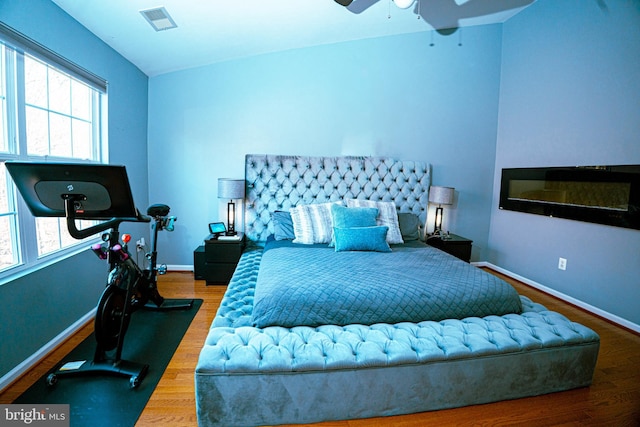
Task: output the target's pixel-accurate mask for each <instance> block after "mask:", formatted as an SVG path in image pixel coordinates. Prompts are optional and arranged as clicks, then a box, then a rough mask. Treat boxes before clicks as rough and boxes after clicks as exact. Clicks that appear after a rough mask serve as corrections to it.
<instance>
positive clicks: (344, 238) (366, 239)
mask: <svg viewBox="0 0 640 427" xmlns="http://www.w3.org/2000/svg"><path fill="white" fill-rule="evenodd" d="M388 230H389V227H387V226H386V225H378V226H373V227H349V228H338V227H334V228H333V236H334V239H335V248H336V252H342V251H375V252H391V248H390V247H389V244H388V243H387V231H388Z"/></svg>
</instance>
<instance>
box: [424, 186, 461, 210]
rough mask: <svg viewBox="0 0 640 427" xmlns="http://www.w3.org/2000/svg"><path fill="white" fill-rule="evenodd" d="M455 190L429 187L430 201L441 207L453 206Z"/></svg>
mask: <svg viewBox="0 0 640 427" xmlns="http://www.w3.org/2000/svg"><path fill="white" fill-rule="evenodd" d="M454 192H455V188H453V187H437V186H435V185H432V186H431V187H429V201H430V202H431V203H437V204H439V205H451V204H453V195H454Z"/></svg>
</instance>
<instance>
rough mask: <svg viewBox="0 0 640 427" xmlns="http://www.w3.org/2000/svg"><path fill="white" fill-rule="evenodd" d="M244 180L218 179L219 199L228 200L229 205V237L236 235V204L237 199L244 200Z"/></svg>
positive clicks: (227, 233)
mask: <svg viewBox="0 0 640 427" xmlns="http://www.w3.org/2000/svg"><path fill="white" fill-rule="evenodd" d="M244 186H245V185H244V180H243V179H231V178H219V179H218V199H228V200H229V203H227V232H226V233H225V234H226V235H227V236H235V235H236V234H238V233H236V204H235V203H234V202H233V201H234V200H235V199H244Z"/></svg>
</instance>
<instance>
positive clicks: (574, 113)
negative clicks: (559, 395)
mask: <svg viewBox="0 0 640 427" xmlns="http://www.w3.org/2000/svg"><path fill="white" fill-rule="evenodd" d="M503 32H504V37H503V67H502V79H501V88H500V119H499V126H498V142H497V150H496V151H497V154H496V171H495V178H494V200H493V203H492V206H493V212H492V222H491V234H490V238H489V247H490V248H491V251H489V252H488V254H490V256H489V260H490V261H491V262H493V263H494V264H496V265H498V266H500V267H503V268H506V269H508V270H510V271H512V272H515V273H517V274H520V275H522V276H524V277H526V278H529V279H531V280H533V281H535V282H538V283H541V284H543V285H545V286H547V287H550V288H552V289H554V290H556V291H558V292H561V293H564V294H566V295H569V296H571V297H573V298H576V299H578V300H581V301H583V302H586V303H588V304H591V305H593V306H596V307H598V308H600V309H602V310H605V311H607V312H609V313H611V314H614V315H617V316H620V317H622V318H624V319H626V320H628V321H631V322H633V323H635V324H636V325H638V324H640V310H639V309H638V302H639V301H640V231H637V230H630V229H624V228H616V227H609V226H604V225H597V224H589V223H582V222H577V221H569V220H563V219H553V218H547V217H542V216H536V215H530V214H523V213H517V212H509V211H499V210H498V209H497V206H498V195H499V185H500V173H501V169H502V168H505V167H533V166H577V165H601V164H613V165H615V164H634V163H635V164H640V140H639V139H638V138H639V136H640V78H639V77H640V2H639V1H637V0H633V1H627V0H606V1H601V2H596V1H584V0H565V1H562V2H558V1H550V0H538V1H537V2H536V3H534V4H533V5H532V6H530V7H529V8H527V9H526V10H525V11H524V12H522V13H521V14H519V15H517V16H516V17H514V18H512V19H511V20H509V21H508V22H507V23H505V24H504V27H503ZM559 257H563V258H566V259H567V269H566V271H561V270H558V267H557V266H558V258H559Z"/></svg>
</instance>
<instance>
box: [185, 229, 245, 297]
mask: <svg viewBox="0 0 640 427" xmlns="http://www.w3.org/2000/svg"><path fill="white" fill-rule="evenodd" d="M244 245H245V241H244V234H243V233H238V236H237V238H236V239H228V238H224V237H223V238H218V239H213V238H211V236H209V237H207V238H206V239H205V241H204V245H203V246H199V247H198V248H197V249H196V250H195V251H194V253H193V259H194V272H193V273H194V277H195V278H196V279H201V280H202V279H204V280H206V282H207V285H226V284H228V283H229V280H231V276H233V272H234V271H235V269H236V266H237V265H238V261H239V260H240V256H241V255H242V251H243V250H244Z"/></svg>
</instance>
